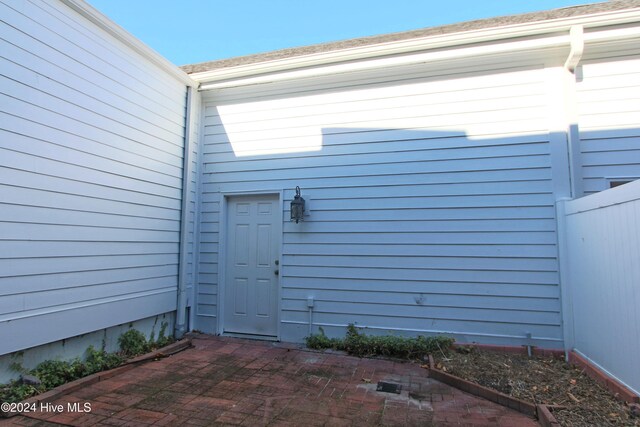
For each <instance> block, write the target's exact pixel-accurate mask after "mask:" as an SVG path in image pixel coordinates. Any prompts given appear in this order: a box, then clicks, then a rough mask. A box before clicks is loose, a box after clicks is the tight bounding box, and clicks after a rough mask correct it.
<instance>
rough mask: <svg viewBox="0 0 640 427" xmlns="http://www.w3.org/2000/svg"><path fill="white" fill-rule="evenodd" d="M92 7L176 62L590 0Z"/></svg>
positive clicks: (260, 0)
mask: <svg viewBox="0 0 640 427" xmlns="http://www.w3.org/2000/svg"><path fill="white" fill-rule="evenodd" d="M88 2H89V3H90V4H91V5H93V6H94V7H95V8H97V9H98V10H100V11H101V12H102V13H104V14H105V15H107V16H108V17H109V18H111V19H112V20H113V21H115V22H116V23H117V24H119V25H120V26H122V27H124V28H125V29H126V30H128V31H129V32H130V33H132V34H133V35H135V36H136V37H137V38H139V39H140V40H142V41H143V42H145V43H146V44H147V45H149V46H151V47H152V48H153V49H155V50H156V51H158V52H160V53H161V54H162V55H163V56H164V57H165V58H167V59H169V60H170V61H172V62H173V63H175V64H177V65H183V64H190V63H196V62H204V61H211V60H214V59H222V58H230V57H234V56H242V55H249V54H252V53H260V52H268V51H271V50H277V49H283V48H287V47H297V46H306V45H310V44H316V43H324V42H329V41H336V40H344V39H351V38H355V37H363V36H372V35H377V34H385V33H392V32H398V31H406V30H414V29H418V28H424V27H433V26H437V25H444V24H452V23H456V22H462V21H469V20H473V19H480V18H489V17H493V16H501V15H512V14H517V13H525V12H532V11H536V10H546V9H555V8H558V7H566V6H572V5H578V4H585V3H590V2H589V1H588V0H582V1H580V0H578V1H571V0H314V1H309V0H88ZM593 2H595V1H592V3H593Z"/></svg>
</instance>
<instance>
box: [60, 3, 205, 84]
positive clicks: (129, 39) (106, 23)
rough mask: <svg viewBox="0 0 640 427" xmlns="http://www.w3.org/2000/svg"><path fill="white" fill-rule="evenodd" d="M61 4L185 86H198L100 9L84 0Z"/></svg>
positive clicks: (175, 66)
mask: <svg viewBox="0 0 640 427" xmlns="http://www.w3.org/2000/svg"><path fill="white" fill-rule="evenodd" d="M60 1H61V2H62V3H63V4H65V5H66V6H68V7H69V8H71V9H72V10H74V11H76V12H77V13H79V14H80V15H82V16H83V17H85V18H86V19H88V20H89V21H91V22H92V23H93V24H95V25H97V26H98V27H99V28H101V29H103V30H104V31H106V32H107V33H109V34H110V35H112V36H113V37H115V38H116V39H118V40H119V41H121V42H122V43H124V44H126V45H127V46H129V47H130V48H131V49H133V50H134V51H136V52H137V53H139V54H140V55H142V56H144V57H145V58H147V59H148V60H150V61H151V62H153V63H154V64H155V65H157V66H158V67H160V68H161V69H163V70H164V71H166V72H167V73H168V74H170V75H171V76H173V77H174V78H176V79H178V80H179V81H180V82H182V83H184V84H185V85H187V86H193V87H198V83H197V82H196V81H194V80H193V79H192V78H191V77H189V75H188V74H187V73H185V72H184V71H182V70H181V69H180V68H179V67H178V66H177V65H175V64H173V63H172V62H170V61H168V60H167V59H166V58H164V57H163V56H162V55H160V54H159V53H158V52H156V51H155V50H153V49H151V48H150V47H149V46H147V45H146V44H144V43H143V42H141V41H140V40H138V39H137V38H135V37H134V36H133V35H131V34H130V33H129V32H127V31H126V30H125V29H124V28H122V27H120V26H119V25H118V24H116V23H115V22H113V21H112V20H110V19H109V18H107V17H106V16H105V15H104V14H102V13H101V12H100V11H98V10H97V9H95V8H94V7H93V6H91V5H89V4H88V3H86V2H85V1H84V0H60Z"/></svg>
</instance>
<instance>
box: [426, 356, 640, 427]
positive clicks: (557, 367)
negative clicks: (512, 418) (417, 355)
mask: <svg viewBox="0 0 640 427" xmlns="http://www.w3.org/2000/svg"><path fill="white" fill-rule="evenodd" d="M433 357H434V360H435V364H436V366H435V367H436V369H439V370H441V371H444V372H447V373H449V374H451V375H455V376H457V377H460V378H463V379H465V380H468V381H471V382H474V383H477V384H479V385H482V386H484V387H488V388H491V389H494V390H497V391H499V392H501V393H504V394H506V395H509V396H512V397H514V398H517V399H520V400H523V401H526V402H531V403H533V404H536V405H537V404H546V405H550V406H551V407H552V409H553V415H554V417H555V418H556V419H557V420H558V422H559V423H560V425H562V426H631V427H640V413H638V412H637V407H635V408H634V407H632V406H630V405H628V404H627V403H624V402H622V401H620V400H618V399H616V398H615V397H614V396H613V395H612V394H611V393H610V392H609V391H608V390H607V389H605V388H604V387H602V386H601V385H600V384H598V383H597V382H596V381H595V380H593V379H592V378H590V377H589V376H588V375H587V374H586V373H585V371H584V370H583V369H581V368H579V367H576V366H573V365H570V364H568V363H566V362H565V361H564V359H561V358H557V357H552V356H546V357H540V356H533V357H531V358H529V357H528V356H527V355H526V354H509V353H499V352H493V351H486V350H480V349H478V348H476V347H459V348H457V349H456V350H454V351H451V352H448V353H446V354H445V353H441V354H437V353H435V354H433Z"/></svg>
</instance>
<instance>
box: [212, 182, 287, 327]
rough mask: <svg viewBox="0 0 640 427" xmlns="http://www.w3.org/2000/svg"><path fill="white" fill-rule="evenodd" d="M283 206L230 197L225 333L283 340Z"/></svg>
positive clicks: (272, 200)
mask: <svg viewBox="0 0 640 427" xmlns="http://www.w3.org/2000/svg"><path fill="white" fill-rule="evenodd" d="M278 207H279V202H278V196H272V195H254V196H238V197H230V198H229V199H228V203H227V219H228V220H227V244H226V274H225V277H226V279H225V282H226V283H225V296H224V307H223V310H224V332H227V333H240V334H252V335H264V336H269V337H274V336H277V333H278V277H279V276H278V273H279V272H278V270H279V268H280V267H279V253H280V252H279V248H280V235H281V223H280V221H281V219H280V210H279V209H278Z"/></svg>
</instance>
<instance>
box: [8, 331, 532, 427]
mask: <svg viewBox="0 0 640 427" xmlns="http://www.w3.org/2000/svg"><path fill="white" fill-rule="evenodd" d="M193 344H194V348H191V349H188V350H186V351H183V352H181V353H178V354H175V355H173V356H170V357H167V358H164V359H161V360H158V361H151V362H148V363H145V364H144V365H141V366H138V367H136V368H134V369H132V370H129V371H127V372H124V373H121V374H119V375H116V376H114V377H113V378H110V379H107V380H104V381H101V382H98V383H95V384H93V385H89V386H86V387H84V388H82V389H80V390H77V391H75V392H73V393H70V394H67V395H65V396H63V397H61V398H59V399H57V400H56V401H54V402H52V404H54V405H57V404H62V405H64V406H65V407H67V405H68V404H69V403H74V402H78V403H79V404H80V405H83V404H84V403H89V404H90V405H91V412H85V413H81V412H73V411H72V412H68V411H63V412H61V413H51V412H49V413H47V412H41V411H38V412H36V413H33V414H29V415H28V416H25V415H20V416H16V417H13V418H11V419H8V420H3V421H0V424H2V425H14V426H15V425H19V426H56V425H71V426H94V425H98V426H136V427H137V426H148V425H154V426H174V425H175V426H177V425H196V426H208V425H214V426H217V425H243V426H265V425H269V426H305V427H306V426H377V425H389V426H402V425H407V426H516V427H527V426H537V425H538V424H537V423H536V421H535V420H533V419H531V418H528V417H526V416H525V415H522V414H520V413H518V412H515V411H512V410H510V409H507V408H505V407H502V406H500V405H497V404H494V403H492V402H489V401H486V400H484V399H480V398H477V397H474V396H471V395H469V394H466V393H463V392H461V391H459V390H457V389H454V388H452V387H449V386H447V385H445V384H442V383H440V382H438V381H435V380H432V379H429V378H427V372H426V370H425V369H423V368H421V367H420V366H419V365H416V364H412V363H399V362H392V361H386V360H373V359H359V358H356V357H349V356H344V355H341V354H327V353H317V352H310V351H305V350H304V349H301V348H300V347H299V346H296V345H292V344H282V343H268V342H260V341H250V340H241V339H233V338H223V337H211V336H205V335H196V336H195V337H194V338H193ZM378 381H387V382H394V383H399V384H401V385H402V392H401V393H400V394H395V393H383V392H378V391H376V384H377V382H378Z"/></svg>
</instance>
